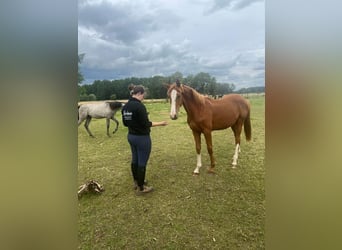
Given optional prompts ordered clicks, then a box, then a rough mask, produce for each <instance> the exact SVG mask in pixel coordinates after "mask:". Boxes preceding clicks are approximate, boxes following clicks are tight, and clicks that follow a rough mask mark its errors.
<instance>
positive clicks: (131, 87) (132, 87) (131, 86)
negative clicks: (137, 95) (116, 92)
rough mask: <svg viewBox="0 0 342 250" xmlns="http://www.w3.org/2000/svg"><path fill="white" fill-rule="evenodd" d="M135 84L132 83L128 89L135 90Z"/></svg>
mask: <svg viewBox="0 0 342 250" xmlns="http://www.w3.org/2000/svg"><path fill="white" fill-rule="evenodd" d="M134 86H135V85H134V84H133V83H131V84H130V85H128V90H129V91H131V90H133V89H134Z"/></svg>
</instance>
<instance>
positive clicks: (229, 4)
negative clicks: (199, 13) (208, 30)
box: [206, 0, 264, 14]
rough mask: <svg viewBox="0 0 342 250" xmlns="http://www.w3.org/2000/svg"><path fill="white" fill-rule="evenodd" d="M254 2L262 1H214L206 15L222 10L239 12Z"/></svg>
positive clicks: (262, 0) (259, 0)
mask: <svg viewBox="0 0 342 250" xmlns="http://www.w3.org/2000/svg"><path fill="white" fill-rule="evenodd" d="M256 2H264V0H214V1H213V4H212V6H211V7H210V8H209V10H207V11H206V13H207V14H211V13H213V12H216V11H219V10H222V9H226V10H241V9H243V8H245V7H247V6H249V5H251V4H253V3H256Z"/></svg>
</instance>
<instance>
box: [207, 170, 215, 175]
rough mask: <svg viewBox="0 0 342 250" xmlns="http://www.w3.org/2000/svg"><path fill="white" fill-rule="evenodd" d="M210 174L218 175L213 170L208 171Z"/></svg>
mask: <svg viewBox="0 0 342 250" xmlns="http://www.w3.org/2000/svg"><path fill="white" fill-rule="evenodd" d="M208 173H209V174H216V172H215V171H214V170H213V169H208Z"/></svg>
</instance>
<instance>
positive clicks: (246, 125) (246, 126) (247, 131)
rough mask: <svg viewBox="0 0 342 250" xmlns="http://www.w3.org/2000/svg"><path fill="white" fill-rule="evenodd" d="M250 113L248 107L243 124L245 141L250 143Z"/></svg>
mask: <svg viewBox="0 0 342 250" xmlns="http://www.w3.org/2000/svg"><path fill="white" fill-rule="evenodd" d="M250 113H251V111H250V107H249V106H248V114H247V117H246V119H245V121H244V124H243V128H244V130H245V136H246V140H247V141H250V140H251V139H252V126H251V118H250Z"/></svg>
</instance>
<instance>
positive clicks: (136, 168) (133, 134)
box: [121, 85, 167, 194]
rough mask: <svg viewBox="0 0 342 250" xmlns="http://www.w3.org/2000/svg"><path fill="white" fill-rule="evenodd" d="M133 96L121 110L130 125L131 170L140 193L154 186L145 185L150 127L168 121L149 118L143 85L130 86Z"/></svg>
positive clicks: (124, 119) (126, 122)
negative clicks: (144, 102)
mask: <svg viewBox="0 0 342 250" xmlns="http://www.w3.org/2000/svg"><path fill="white" fill-rule="evenodd" d="M129 89H130V91H131V97H130V99H129V101H128V103H127V104H125V105H124V107H123V108H122V110H121V113H122V122H123V124H124V125H125V126H126V127H128V136H127V139H128V142H129V144H130V147H131V151H132V161H131V171H132V176H133V180H134V185H135V189H136V190H137V193H138V194H145V193H149V192H151V191H153V188H152V187H148V186H146V185H145V174H146V165H147V162H148V159H149V157H150V153H151V147H152V142H151V137H150V128H151V127H155V126H165V125H167V122H166V121H162V122H151V121H150V120H149V119H148V113H147V111H146V107H145V105H144V104H142V100H143V99H144V94H145V89H144V87H143V86H141V85H137V86H134V85H131V86H130V87H129Z"/></svg>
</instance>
